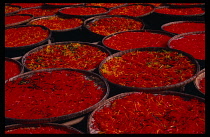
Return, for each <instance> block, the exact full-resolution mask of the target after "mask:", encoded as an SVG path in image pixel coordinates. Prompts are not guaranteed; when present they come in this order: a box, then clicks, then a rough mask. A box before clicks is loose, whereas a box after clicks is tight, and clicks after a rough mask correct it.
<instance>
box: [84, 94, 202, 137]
mask: <svg viewBox="0 0 210 137" xmlns="http://www.w3.org/2000/svg"><path fill="white" fill-rule="evenodd" d="M142 92H143V93H146V92H144V91H142ZM138 93H139V92H136V91H132V92H125V93H121V94H118V95H115V96H113V97H111V98H109V99H107V100H106V101H105V102H104V103H102V104H101V105H100V106H98V107H97V108H96V109H95V110H94V111H93V112H92V113H91V114H90V115H89V118H88V123H87V130H88V133H90V134H103V131H100V129H98V127H97V126H96V125H94V122H95V120H94V115H95V113H96V112H99V111H100V110H102V109H103V108H104V107H109V106H111V105H112V102H113V101H115V100H117V99H121V98H123V97H125V96H128V95H132V94H138ZM150 94H151V93H150ZM152 94H153V95H162V96H165V95H174V96H179V97H181V98H183V100H185V101H189V100H191V99H196V100H198V101H199V102H204V103H205V99H204V98H201V97H198V96H194V95H190V94H186V93H180V92H175V91H162V92H159V91H154V92H153V93H152ZM123 109H126V108H123ZM119 113H120V112H119ZM128 118H129V117H128ZM104 124H105V123H104Z"/></svg>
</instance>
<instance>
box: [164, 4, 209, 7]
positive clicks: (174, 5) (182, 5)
mask: <svg viewBox="0 0 210 137" xmlns="http://www.w3.org/2000/svg"><path fill="white" fill-rule="evenodd" d="M165 5H166V6H170V7H183V8H184V7H199V6H204V5H205V3H165Z"/></svg>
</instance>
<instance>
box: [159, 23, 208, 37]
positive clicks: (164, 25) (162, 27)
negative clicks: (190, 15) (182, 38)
mask: <svg viewBox="0 0 210 137" xmlns="http://www.w3.org/2000/svg"><path fill="white" fill-rule="evenodd" d="M182 23H198V24H200V23H203V24H204V25H205V22H204V21H173V22H169V23H166V24H163V25H162V26H161V29H162V30H164V31H166V32H169V33H172V34H174V35H177V34H181V33H175V32H172V31H167V30H166V29H164V27H167V26H171V25H172V26H173V25H179V24H182ZM190 28H191V30H192V31H188V32H194V31H205V27H204V29H203V30H196V29H195V28H193V27H189V29H190ZM185 29H186V30H187V29H188V28H185ZM183 31H185V30H183ZM183 33H187V31H185V32H183Z"/></svg>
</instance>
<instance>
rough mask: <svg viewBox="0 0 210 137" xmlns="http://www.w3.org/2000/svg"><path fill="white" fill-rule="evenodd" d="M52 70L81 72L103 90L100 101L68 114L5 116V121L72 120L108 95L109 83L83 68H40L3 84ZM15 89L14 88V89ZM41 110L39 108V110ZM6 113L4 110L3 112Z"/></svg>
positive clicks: (25, 122)
mask: <svg viewBox="0 0 210 137" xmlns="http://www.w3.org/2000/svg"><path fill="white" fill-rule="evenodd" d="M53 71H69V72H77V73H81V74H82V75H84V78H85V79H87V81H88V80H92V81H93V82H94V84H95V86H98V88H101V89H102V91H103V92H104V95H103V97H101V99H100V101H98V102H97V103H95V104H93V105H91V106H89V107H88V108H85V109H83V110H80V111H77V112H73V113H70V114H65V115H60V116H54V117H49V118H40V119H19V118H10V117H5V119H6V120H7V121H11V122H15V123H19V124H38V123H49V122H55V121H62V120H69V121H70V120H74V119H75V118H78V117H82V116H84V115H85V114H87V113H89V112H91V111H93V110H94V109H95V108H96V107H98V106H99V105H100V104H101V103H102V102H104V100H105V99H106V98H107V97H108V95H109V85H108V84H107V82H106V81H105V80H104V79H103V78H102V77H101V76H99V75H98V74H95V73H93V72H89V71H84V70H79V69H67V68H52V69H42V70H36V71H29V72H26V73H23V74H20V75H18V76H15V77H12V78H11V79H9V80H8V81H5V86H6V85H7V82H11V81H16V80H18V79H19V78H30V77H32V76H33V75H34V74H35V73H40V72H44V73H45V72H46V73H47V72H50V73H51V72H53ZM14 90H15V89H14ZM54 109H55V110H54V111H59V110H60V109H59V108H54ZM40 111H41V110H40ZM5 113H6V112H5Z"/></svg>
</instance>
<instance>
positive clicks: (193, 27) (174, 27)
mask: <svg viewBox="0 0 210 137" xmlns="http://www.w3.org/2000/svg"><path fill="white" fill-rule="evenodd" d="M163 30H165V31H168V32H172V33H176V34H181V33H187V32H194V31H205V23H195V22H180V23H179V22H177V23H174V24H170V25H168V26H164V27H163Z"/></svg>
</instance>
